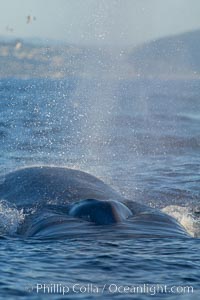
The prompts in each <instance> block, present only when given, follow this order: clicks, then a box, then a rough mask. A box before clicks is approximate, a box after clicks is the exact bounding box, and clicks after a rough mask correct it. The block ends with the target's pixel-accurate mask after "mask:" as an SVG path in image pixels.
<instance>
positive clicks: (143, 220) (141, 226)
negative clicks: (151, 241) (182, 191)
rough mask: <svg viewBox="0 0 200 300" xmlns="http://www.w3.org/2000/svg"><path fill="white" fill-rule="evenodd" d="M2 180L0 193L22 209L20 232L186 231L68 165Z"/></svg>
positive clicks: (151, 233)
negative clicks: (22, 217) (23, 216)
mask: <svg viewBox="0 0 200 300" xmlns="http://www.w3.org/2000/svg"><path fill="white" fill-rule="evenodd" d="M0 182H1V184H0V199H4V200H5V201H7V202H8V203H12V205H13V204H14V205H15V206H16V207H17V209H19V210H21V209H23V211H24V215H25V218H24V221H23V223H22V224H20V225H19V227H18V230H17V234H18V235H23V236H26V237H30V236H31V237H33V236H36V237H40V238H57V237H74V236H79V237H80V236H81V237H83V236H85V237H87V236H88V235H90V236H94V237H95V238H96V237H97V236H98V235H99V234H100V233H101V236H102V235H103V236H104V237H105V236H106V235H108V236H112V237H113V236H115V237H116V238H117V237H118V236H120V237H122V238H123V237H124V238H127V237H128V238H129V237H188V234H187V232H186V231H185V229H184V228H183V227H182V226H181V225H180V224H179V223H178V222H177V221H176V220H175V219H174V218H172V217H170V216H169V215H167V214H165V213H163V212H161V211H159V210H156V209H153V208H150V207H148V206H145V205H142V204H140V203H137V202H135V201H132V200H130V199H125V198H124V197H123V196H121V195H120V194H119V193H118V192H116V191H115V190H114V189H113V188H111V187H110V186H108V185H107V184H105V183H104V182H103V181H101V180H100V179H98V178H96V177H94V176H92V175H90V174H88V173H86V172H82V171H79V170H74V169H68V168H64V167H51V166H41V167H28V168H23V169H19V170H16V171H14V172H11V173H8V174H7V175H5V176H2V177H1V178H0Z"/></svg>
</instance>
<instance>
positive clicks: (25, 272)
mask: <svg viewBox="0 0 200 300" xmlns="http://www.w3.org/2000/svg"><path fill="white" fill-rule="evenodd" d="M199 95H200V81H199V80H195V79H193V80H156V79H141V78H138V79H132V80H122V79H121V80H117V79H113V80H112V79H110V80H103V79H102V78H101V79H98V78H93V79H89V78H88V79H87V78H85V79H83V78H82V79H80V78H67V79H65V80H50V79H38V80H37V79H35V80H32V79H30V80H16V79H9V80H8V79H5V80H1V81H0V140H1V147H0V165H1V168H0V176H1V178H4V176H5V175H6V174H8V173H10V172H12V171H14V170H16V169H18V168H22V167H27V166H35V165H37V166H41V165H51V166H52V165H53V166H66V167H68V168H75V169H78V170H82V171H85V172H88V173H90V174H93V175H94V176H97V177H98V178H100V179H102V180H103V181H104V182H106V183H107V184H108V185H110V186H111V187H113V188H114V189H115V190H117V191H118V192H119V193H120V194H121V195H123V196H124V197H125V198H128V199H132V200H134V201H137V202H139V203H142V204H146V205H149V206H151V207H155V208H158V209H161V210H164V211H165V212H167V213H168V214H170V215H172V216H174V217H175V218H176V219H177V220H178V221H179V222H180V223H181V224H182V225H183V226H184V227H185V228H186V230H187V231H188V232H189V234H190V235H191V237H190V238H164V237H163V238H162V237H161V238H152V237H151V236H149V237H148V236H147V237H145V238H130V237H127V236H126V237H124V238H122V237H121V236H120V237H118V236H117V234H116V233H115V234H114V233H113V232H112V230H113V229H112V228H111V229H110V230H108V232H107V231H105V230H104V228H101V227H98V229H97V230H98V234H97V235H96V236H95V235H94V234H93V232H92V231H90V230H88V234H87V236H85V235H81V234H80V236H77V235H76V236H74V237H73V236H72V237H70V238H68V239H66V238H63V239H55V238H53V239H39V238H36V237H29V238H25V237H21V236H17V235H14V233H15V232H16V231H17V228H18V226H19V223H20V222H23V217H24V215H23V212H22V211H20V210H18V209H17V208H16V207H15V206H14V205H13V206H12V205H9V204H8V203H7V202H6V201H5V200H4V199H1V200H0V216H1V220H0V229H1V239H0V242H1V247H0V254H1V255H0V266H1V291H0V295H1V297H2V298H5V297H6V299H17V298H24V299H29V298H30V299H44V298H50V299H74V298H75V299H76V298H81V299H96V298H101V299H113V297H116V298H117V299H129V298H130V299H149V298H153V297H157V298H158V299H161V298H167V299H179V298H180V299H198V295H199V275H200V271H199V267H200V256H199V248H200V243H199V236H200V234H199V232H200V230H199V228H200V226H199V218H198V217H199V211H200V206H199V196H200V190H199V182H200V175H199V170H200V156H199V150H200V134H199V124H200V102H199ZM63 294H64V295H63Z"/></svg>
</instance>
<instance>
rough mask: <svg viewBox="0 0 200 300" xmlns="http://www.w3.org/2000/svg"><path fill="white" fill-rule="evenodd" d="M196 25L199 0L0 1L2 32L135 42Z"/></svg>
mask: <svg viewBox="0 0 200 300" xmlns="http://www.w3.org/2000/svg"><path fill="white" fill-rule="evenodd" d="M28 16H30V17H28ZM196 29H200V0H167V1H166V0H0V36H1V37H11V38H12V37H13V38H29V39H35V38H41V39H43V40H44V41H46V40H57V41H58V40H61V41H62V42H66V43H73V44H81V45H114V46H115V45H116V46H128V45H130V46H135V45H138V44H141V43H144V42H146V41H149V40H152V39H156V38H159V37H164V36H168V35H172V34H178V33H182V32H187V31H191V30H196Z"/></svg>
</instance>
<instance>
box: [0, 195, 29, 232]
mask: <svg viewBox="0 0 200 300" xmlns="http://www.w3.org/2000/svg"><path fill="white" fill-rule="evenodd" d="M24 217H25V215H24V214H23V210H22V209H21V210H18V209H17V208H16V207H15V206H14V205H12V204H11V203H9V202H7V201H5V200H0V235H1V236H2V235H6V234H9V235H14V234H15V233H16V232H17V229H18V227H19V225H20V224H21V223H22V222H23V220H24Z"/></svg>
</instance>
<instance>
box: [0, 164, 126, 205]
mask: <svg viewBox="0 0 200 300" xmlns="http://www.w3.org/2000/svg"><path fill="white" fill-rule="evenodd" d="M2 181H3V183H2V184H0V198H1V199H4V200H8V201H10V202H12V203H15V204H16V205H17V206H24V205H30V204H33V203H40V204H42V203H52V204H56V203H59V204H65V203H67V202H71V201H74V202H75V201H78V200H81V199H90V198H94V199H99V200H106V199H118V200H120V199H122V197H121V196H120V195H119V194H118V193H117V192H116V191H115V190H114V189H112V188H111V187H109V186H108V185H107V184H105V183H104V182H103V181H101V180H100V179H98V178H96V177H94V176H92V175H90V174H88V173H85V172H82V171H78V170H74V169H67V168H62V167H32V168H24V169H20V170H17V171H14V172H12V173H10V174H8V175H6V176H5V178H1V182H2Z"/></svg>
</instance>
